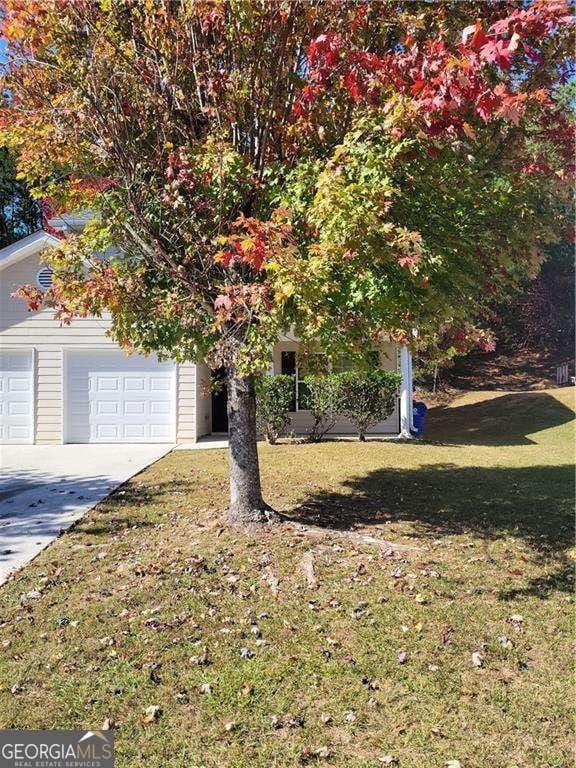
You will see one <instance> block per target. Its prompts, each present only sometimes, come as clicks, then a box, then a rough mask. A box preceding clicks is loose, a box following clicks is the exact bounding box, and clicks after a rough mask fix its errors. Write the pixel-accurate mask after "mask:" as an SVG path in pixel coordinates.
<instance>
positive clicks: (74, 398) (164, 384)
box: [66, 352, 176, 443]
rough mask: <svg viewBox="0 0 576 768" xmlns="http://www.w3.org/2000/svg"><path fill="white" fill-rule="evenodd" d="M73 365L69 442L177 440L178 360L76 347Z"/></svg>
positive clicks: (70, 371)
mask: <svg viewBox="0 0 576 768" xmlns="http://www.w3.org/2000/svg"><path fill="white" fill-rule="evenodd" d="M67 370H68V376H67V381H68V384H67V408H66V410H67V424H68V429H67V436H66V439H67V441H68V442H100V443H115V442H138V443H139V442H172V441H173V440H174V438H175V431H176V430H175V410H176V405H175V382H174V376H175V370H174V365H173V364H172V363H159V362H158V361H157V360H156V359H155V358H145V357H139V356H137V355H132V356H129V357H127V356H126V355H124V354H123V353H121V352H100V353H98V352H90V353H86V352H82V353H81V352H74V353H69V355H68V358H67Z"/></svg>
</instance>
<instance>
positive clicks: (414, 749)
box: [0, 389, 574, 768]
mask: <svg viewBox="0 0 576 768" xmlns="http://www.w3.org/2000/svg"><path fill="white" fill-rule="evenodd" d="M572 400H573V391H572V390H568V389H566V390H557V391H550V392H541V393H526V394H506V393H498V395H494V394H487V393H474V394H470V395H467V396H466V397H464V398H462V399H461V400H459V401H458V402H457V403H456V404H455V405H454V406H453V407H450V408H447V409H442V410H439V411H438V412H432V413H431V414H430V416H429V424H428V433H427V434H428V440H427V441H425V442H411V443H391V442H369V443H366V444H357V443H351V442H343V443H325V444H322V445H320V446H309V445H279V446H276V447H267V446H262V448H261V463H262V472H263V482H264V488H265V494H266V497H267V499H268V500H269V501H270V502H271V503H272V504H273V505H274V506H275V507H276V508H277V509H280V510H282V511H283V512H285V514H286V517H287V522H286V523H285V524H283V525H282V526H276V527H271V528H266V529H265V530H261V529H254V530H250V531H242V530H231V529H229V528H227V527H226V526H225V524H224V523H223V520H222V515H221V510H222V509H223V508H224V506H225V503H226V493H227V475H226V473H227V467H226V459H225V454H224V453H223V452H217V451H207V452H180V453H173V454H171V455H170V456H168V457H167V458H165V459H163V460H161V461H160V462H158V463H157V464H155V465H154V466H152V467H150V468H149V469H148V470H146V471H145V472H143V473H142V474H140V475H138V476H137V477H135V478H134V479H133V480H132V481H131V482H130V483H128V484H127V485H126V486H124V488H123V489H122V490H121V491H119V492H117V493H116V494H115V495H114V496H112V497H111V498H110V499H109V500H107V501H106V502H105V503H103V504H101V505H100V506H99V507H98V508H97V509H95V510H94V511H93V512H92V513H91V514H89V515H87V516H86V517H85V518H84V519H83V520H82V521H81V523H80V524H78V525H77V526H76V528H75V529H73V530H71V531H70V532H68V533H67V534H65V535H64V536H62V537H61V538H60V539H59V540H58V541H56V542H55V543H54V544H53V545H52V546H51V547H49V548H48V549H47V550H46V551H45V552H44V553H43V554H41V555H40V556H39V557H38V558H37V559H36V560H35V561H34V562H33V563H32V564H31V565H29V566H28V567H27V568H25V569H24V570H23V571H22V572H21V573H20V574H19V575H18V576H17V577H15V578H14V579H13V580H12V581H11V582H10V583H8V584H7V585H5V586H4V587H3V588H2V589H0V649H1V662H0V726H1V727H4V728H72V727H81V728H97V727H100V725H101V724H102V722H103V721H104V720H105V719H106V718H111V719H113V720H114V721H115V729H116V755H117V765H118V766H119V768H141V767H142V768H144V767H145V768H176V767H177V766H178V768H191V767H192V766H204V767H205V768H222V767H224V768H248V767H250V768H292V767H294V768H296V767H297V766H301V765H318V766H339V767H340V768H370V767H371V766H374V767H376V766H381V765H385V764H387V763H386V762H385V761H384V762H383V760H384V759H385V758H386V757H387V756H393V757H394V758H395V759H397V760H398V764H399V765H400V766H401V767H402V768H434V767H435V766H438V768H440V766H443V765H444V763H445V762H446V761H448V760H459V761H460V763H461V765H462V768H566V767H567V766H569V765H572V754H571V745H572V740H573V738H572V721H571V713H570V705H569V702H570V700H571V694H572V683H571V679H572V678H571V669H570V666H571V648H570V645H571V642H570V641H571V634H572V626H571V615H572V605H571V603H572V590H571V586H570V577H571V574H572V559H571V555H573V550H571V547H572V544H573V539H572V514H573V505H574V494H573V468H572V464H573V450H574V433H573V422H572V418H573V412H572ZM301 523H304V524H305V526H307V527H308V526H309V525H311V524H312V525H314V526H320V527H322V528H323V531H322V532H321V533H319V534H314V535H311V533H310V531H309V530H308V531H302V530H301V529H300V524H301ZM350 531H354V532H355V533H366V534H369V535H370V536H373V537H376V538H379V539H386V540H389V541H392V542H394V543H396V544H404V545H408V546H410V547H413V549H409V550H401V551H396V552H394V554H392V555H391V554H390V552H386V548H385V547H384V548H382V547H378V546H374V545H373V544H370V543H363V542H362V541H361V540H360V539H359V537H351V536H350V535H349V533H350ZM303 558H304V561H306V559H307V558H312V561H313V564H314V573H315V577H316V579H317V581H318V584H317V586H316V587H314V586H312V587H311V586H310V585H309V584H308V583H307V578H306V574H305V570H304V569H303V564H302V559H303ZM276 584H277V588H276ZM32 590H39V591H40V593H41V596H40V597H36V598H34V597H22V598H21V596H22V595H26V593H28V592H30V591H32ZM518 615H520V616H521V617H522V620H521V621H520V620H516V621H514V620H511V619H510V617H511V616H518ZM254 625H257V627H258V631H259V632H261V638H258V637H257V635H256V634H254V632H256V631H257V630H256V629H255V628H254ZM502 636H506V637H507V638H508V640H509V641H510V642H506V641H504V646H503V645H502V642H503V641H501V639H500V638H502ZM242 648H249V649H250V650H251V651H252V652H253V654H254V655H253V657H252V658H249V659H244V658H241V655H240V651H241V649H242ZM401 652H405V653H407V654H408V655H407V660H406V661H405V663H399V661H398V654H399V653H401ZM475 652H480V654H481V656H482V659H483V666H481V667H476V666H475V665H474V664H473V661H472V654H473V653H475ZM203 656H205V657H207V660H208V661H209V662H210V663H209V664H207V665H205V666H203V665H199V664H197V663H195V660H194V659H195V657H196V660H197V658H198V657H203ZM150 665H152V667H151V666H150ZM154 665H159V666H157V667H155V668H153V666H154ZM204 683H209V684H210V686H211V691H210V692H209V693H202V692H201V691H200V686H201V685H202V684H204ZM14 686H16V687H14ZM12 691H14V692H12ZM150 705H157V706H159V707H161V709H162V714H161V716H160V717H159V719H158V720H157V721H156V722H153V723H144V722H143V711H144V709H145V708H146V707H148V706H150Z"/></svg>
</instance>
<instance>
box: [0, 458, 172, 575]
mask: <svg viewBox="0 0 576 768" xmlns="http://www.w3.org/2000/svg"><path fill="white" fill-rule="evenodd" d="M173 447H174V446H172V445H126V444H121V445H118V444H116V445H4V446H1V447H0V584H2V583H3V582H4V581H6V579H7V578H8V576H9V575H10V573H12V572H13V571H15V570H17V569H18V568H21V567H22V566H23V565H24V564H25V563H27V562H29V561H30V560H32V558H33V557H36V555H37V554H38V553H39V552H41V551H42V550H43V549H44V547H46V546H48V544H50V542H51V541H53V540H54V539H55V538H56V537H57V536H58V535H59V534H60V533H62V531H65V530H66V529H67V528H69V527H70V526H71V525H72V523H74V522H75V521H76V520H78V519H79V518H80V517H82V515H83V514H84V513H85V512H87V511H88V510H89V509H92V507H94V506H95V505H96V504H97V503H98V502H99V501H101V500H102V499H104V498H105V497H106V496H108V495H109V494H110V493H111V492H112V491H113V490H114V489H115V488H117V487H118V486H119V485H121V484H122V483H123V482H125V481H126V480H128V479H129V478H130V477H132V476H133V475H135V474H136V473H138V472H140V471H141V470H142V469H144V468H145V467H147V466H148V465H149V464H152V463H153V462H155V461H156V460H157V459H159V458H161V457H162V456H164V455H165V454H167V453H168V452H169V451H170V450H171V449H172V448H173Z"/></svg>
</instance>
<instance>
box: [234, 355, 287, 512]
mask: <svg viewBox="0 0 576 768" xmlns="http://www.w3.org/2000/svg"><path fill="white" fill-rule="evenodd" d="M228 432H229V445H230V451H229V453H230V511H229V517H230V520H231V522H234V523H265V522H270V521H272V520H274V519H275V518H276V514H275V512H274V510H273V509H272V508H271V507H269V506H268V505H267V504H266V503H265V502H264V499H263V498H262V488H261V486H260V467H259V464H258V449H257V443H256V394H255V392H254V381H253V379H252V377H251V376H248V377H241V376H239V375H238V373H237V371H236V369H235V367H234V365H231V366H230V367H229V368H228Z"/></svg>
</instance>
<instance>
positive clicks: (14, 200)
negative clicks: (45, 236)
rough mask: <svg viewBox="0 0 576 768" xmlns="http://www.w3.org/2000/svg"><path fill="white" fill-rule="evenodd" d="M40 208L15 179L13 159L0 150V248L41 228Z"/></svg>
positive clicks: (23, 185)
mask: <svg viewBox="0 0 576 768" xmlns="http://www.w3.org/2000/svg"><path fill="white" fill-rule="evenodd" d="M41 220H42V216H41V210H40V205H39V204H38V203H37V202H36V201H35V200H33V199H32V197H31V196H30V194H29V192H28V190H27V188H26V185H25V184H24V183H23V182H21V181H20V180H19V179H18V178H17V172H16V164H15V162H14V158H13V157H12V155H11V154H10V152H8V150H7V149H6V147H1V148H0V248H4V247H5V246H7V245H10V244H11V243H14V242H15V241H16V240H19V239H20V238H21V237H26V235H30V234H32V232H35V231H36V230H37V229H40V226H41Z"/></svg>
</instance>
